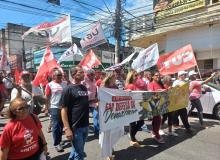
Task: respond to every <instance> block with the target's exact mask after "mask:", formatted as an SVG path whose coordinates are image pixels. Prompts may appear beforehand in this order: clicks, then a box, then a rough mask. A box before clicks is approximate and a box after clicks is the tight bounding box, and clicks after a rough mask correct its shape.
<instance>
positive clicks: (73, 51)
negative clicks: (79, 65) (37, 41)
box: [57, 43, 83, 64]
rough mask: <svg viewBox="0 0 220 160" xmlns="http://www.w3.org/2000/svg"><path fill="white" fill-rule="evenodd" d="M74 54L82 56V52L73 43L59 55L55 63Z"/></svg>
mask: <svg viewBox="0 0 220 160" xmlns="http://www.w3.org/2000/svg"><path fill="white" fill-rule="evenodd" d="M74 54H77V55H80V56H82V57H83V54H82V53H81V51H80V50H79V48H78V47H77V45H76V44H75V43H74V44H73V45H72V46H71V47H70V48H69V49H67V50H66V51H65V52H64V53H63V55H62V56H61V57H60V59H59V60H58V61H57V63H58V64H60V63H61V62H62V61H64V60H65V59H67V58H69V57H71V56H73V55H74Z"/></svg>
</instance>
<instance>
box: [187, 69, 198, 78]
mask: <svg viewBox="0 0 220 160" xmlns="http://www.w3.org/2000/svg"><path fill="white" fill-rule="evenodd" d="M194 74H197V73H196V72H195V71H194V70H192V71H190V72H189V77H190V76H191V75H194Z"/></svg>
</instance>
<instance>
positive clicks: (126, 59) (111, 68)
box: [105, 52, 136, 71]
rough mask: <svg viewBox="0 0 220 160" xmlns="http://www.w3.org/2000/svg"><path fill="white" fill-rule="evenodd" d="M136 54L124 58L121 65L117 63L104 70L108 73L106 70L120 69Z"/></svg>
mask: <svg viewBox="0 0 220 160" xmlns="http://www.w3.org/2000/svg"><path fill="white" fill-rule="evenodd" d="M135 53H136V52H134V53H132V54H131V55H130V56H128V57H127V58H125V59H124V60H123V61H122V62H121V63H117V64H114V65H113V66H111V67H108V68H106V69H105V70H106V71H108V70H114V69H115V68H116V67H121V66H123V65H125V64H126V63H127V62H129V61H130V60H131V59H132V57H133V56H134V54H135Z"/></svg>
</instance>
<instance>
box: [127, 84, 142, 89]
mask: <svg viewBox="0 0 220 160" xmlns="http://www.w3.org/2000/svg"><path fill="white" fill-rule="evenodd" d="M128 89H130V90H132V91H140V88H139V86H138V85H137V84H136V85H134V84H133V83H131V84H129V85H128V86H127V87H126V88H125V90H128Z"/></svg>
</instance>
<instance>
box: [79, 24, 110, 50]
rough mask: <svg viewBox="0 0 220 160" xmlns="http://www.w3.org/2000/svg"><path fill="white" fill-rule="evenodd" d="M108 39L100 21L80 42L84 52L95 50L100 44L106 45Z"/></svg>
mask: <svg viewBox="0 0 220 160" xmlns="http://www.w3.org/2000/svg"><path fill="white" fill-rule="evenodd" d="M106 42H107V39H106V37H105V33H104V31H103V29H102V25H101V23H100V21H98V23H97V24H96V25H95V27H93V29H92V30H91V31H90V32H89V33H88V34H87V35H86V36H85V37H84V38H83V39H81V40H80V44H81V46H82V48H83V49H84V50H87V49H90V48H94V47H96V46H98V45H100V44H103V43H106Z"/></svg>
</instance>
